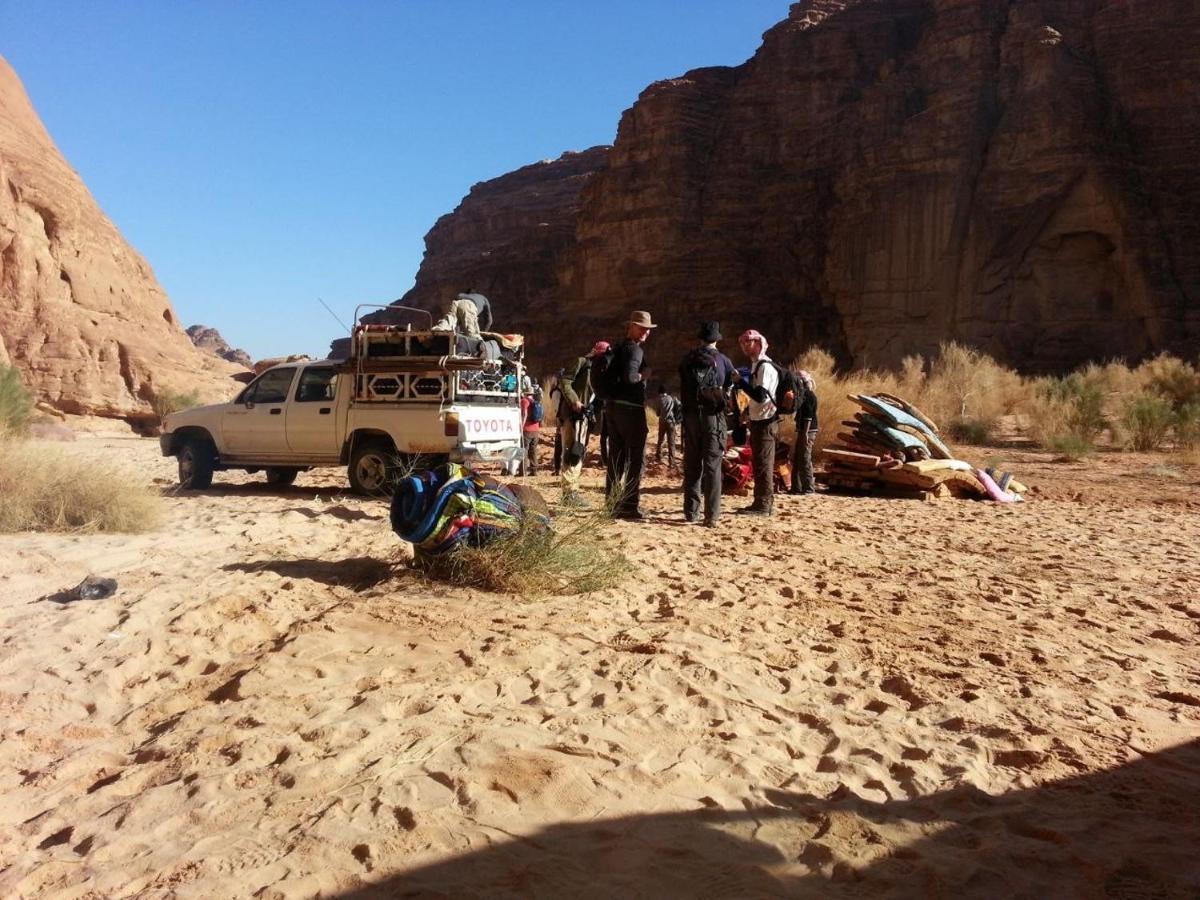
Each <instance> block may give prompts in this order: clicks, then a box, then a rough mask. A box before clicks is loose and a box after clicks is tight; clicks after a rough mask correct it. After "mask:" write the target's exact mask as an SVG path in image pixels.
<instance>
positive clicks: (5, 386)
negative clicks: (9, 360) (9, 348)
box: [0, 366, 33, 435]
mask: <svg viewBox="0 0 1200 900" xmlns="http://www.w3.org/2000/svg"><path fill="white" fill-rule="evenodd" d="M32 414H33V400H32V399H31V398H30V396H29V391H27V390H25V385H24V384H23V383H22V382H21V373H20V372H18V371H17V370H16V369H14V368H12V367H10V366H0V435H3V434H5V433H11V434H20V433H22V432H23V431H25V428H26V426H28V425H29V417H30V416H31V415H32Z"/></svg>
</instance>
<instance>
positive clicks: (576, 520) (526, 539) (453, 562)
mask: <svg viewBox="0 0 1200 900" xmlns="http://www.w3.org/2000/svg"><path fill="white" fill-rule="evenodd" d="M611 521H612V517H611V513H610V511H609V510H607V509H600V510H596V511H592V512H588V513H586V514H576V515H573V516H569V517H566V516H560V517H558V519H556V520H555V527H553V528H551V529H543V528H538V527H535V526H532V525H523V526H522V527H521V528H519V529H517V530H516V531H514V532H513V533H512V534H511V535H509V536H506V537H502V538H498V539H496V540H493V541H492V542H491V543H489V544H487V545H486V546H484V547H460V548H458V549H457V550H454V551H452V552H450V553H447V554H445V555H443V556H435V557H429V558H427V559H425V560H424V561H423V562H422V563H421V565H422V567H423V568H424V570H425V571H426V572H427V573H429V574H430V575H432V576H434V577H436V578H438V579H439V580H443V581H449V582H450V583H452V584H458V585H462V586H464V587H475V588H482V589H484V590H488V591H495V592H497V593H502V594H516V595H518V596H522V597H525V598H536V597H542V596H547V595H551V594H587V593H591V592H592V591H600V590H604V589H606V588H610V587H614V586H616V585H617V584H619V583H620V582H621V580H622V579H623V578H624V577H625V576H626V575H627V574H628V573H629V571H630V570H631V566H630V564H629V561H628V560H627V559H626V558H625V557H624V556H623V555H622V554H621V553H620V552H619V551H618V550H616V549H614V548H613V547H612V546H611V544H610V541H609V540H608V539H607V537H606V536H605V535H604V533H603V528H604V526H605V525H606V524H608V523H611Z"/></svg>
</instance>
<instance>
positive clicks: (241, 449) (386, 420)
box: [159, 325, 524, 494]
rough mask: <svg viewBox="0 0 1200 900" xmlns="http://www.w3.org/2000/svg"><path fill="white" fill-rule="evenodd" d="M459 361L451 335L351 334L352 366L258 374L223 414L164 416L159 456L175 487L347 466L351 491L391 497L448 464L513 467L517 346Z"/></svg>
mask: <svg viewBox="0 0 1200 900" xmlns="http://www.w3.org/2000/svg"><path fill="white" fill-rule="evenodd" d="M498 337H502V338H503V343H504V347H503V352H500V350H501V347H500V344H499V343H498V342H495V341H494V342H492V345H491V351H492V352H491V353H490V354H486V355H484V354H476V353H472V354H469V355H468V354H466V353H464V352H462V350H461V347H460V342H461V340H462V339H461V338H460V337H458V336H456V335H455V334H453V333H447V332H434V331H413V330H412V328H411V326H408V327H405V328H401V327H399V326H394V325H356V326H355V327H354V329H353V331H352V333H351V353H350V357H349V358H348V359H343V360H332V359H324V360H319V361H311V360H304V361H298V362H288V363H285V364H282V365H277V366H275V367H273V368H271V369H268V370H267V371H265V372H263V373H262V374H260V375H259V376H258V377H257V378H255V379H254V380H253V381H252V382H250V383H249V384H248V385H246V387H245V388H244V389H243V390H242V391H241V392H240V393H239V394H238V395H237V397H236V398H234V400H233V401H232V402H230V403H218V404H215V405H211V406H200V407H196V408H193V409H187V410H183V411H181V412H177V413H172V414H171V415H169V416H167V418H166V419H165V421H164V423H163V433H162V436H161V437H160V439H159V440H160V444H161V448H162V453H163V455H164V456H174V457H175V458H176V459H177V460H178V465H179V484H180V486H181V487H183V488H187V489H194V490H202V489H204V488H207V487H209V486H210V485H211V484H212V479H213V473H214V472H218V471H222V470H228V469H243V470H245V471H247V472H252V473H253V472H258V471H263V470H265V472H266V477H267V482H268V483H269V484H274V485H286V484H291V483H292V482H293V481H294V480H295V479H296V475H297V474H298V473H300V472H302V471H304V470H306V469H311V468H316V467H319V466H346V467H347V472H348V474H349V479H350V485H351V487H352V488H353V489H354V490H355V491H357V492H359V493H363V494H384V493H387V492H388V491H389V490H390V488H391V484H392V483H393V480H394V478H395V477H396V476H397V475H398V474H402V473H404V472H405V471H411V470H412V469H414V468H422V467H425V466H432V465H436V464H438V463H441V462H444V461H446V460H447V459H449V460H454V461H456V462H466V463H471V464H478V463H479V462H489V461H503V460H506V459H511V458H512V456H513V455H514V454H516V453H519V452H520V448H521V412H520V391H519V388H520V385H521V383H522V379H523V377H524V372H523V365H522V358H523V351H524V347H523V340H522V339H521V337H520V336H519V335H505V336H498Z"/></svg>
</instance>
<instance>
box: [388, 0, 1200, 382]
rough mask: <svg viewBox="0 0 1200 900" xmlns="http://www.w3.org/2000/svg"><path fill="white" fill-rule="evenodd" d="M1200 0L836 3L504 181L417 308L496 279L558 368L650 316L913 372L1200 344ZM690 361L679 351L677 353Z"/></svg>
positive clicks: (480, 204)
mask: <svg viewBox="0 0 1200 900" xmlns="http://www.w3.org/2000/svg"><path fill="white" fill-rule="evenodd" d="M1197 134H1200V4H1196V3H1195V2H1190V0H1163V2H1161V3H1156V4H1153V8H1152V9H1151V8H1150V6H1149V5H1147V4H1139V3H1134V2H1131V0H1116V2H1113V0H888V2H882V0H875V2H872V0H808V2H802V3H796V4H794V5H793V6H792V8H791V11H790V13H789V15H788V17H787V18H786V19H785V20H784V21H782V22H780V23H779V24H778V25H776V26H775V27H774V28H772V29H771V30H770V31H768V32H767V33H766V34H765V35H764V36H763V43H762V45H761V47H760V48H759V50H758V52H757V53H756V54H755V55H754V56H753V57H752V58H751V59H750V60H748V61H747V62H746V63H744V64H743V65H741V66H738V67H735V68H710V69H699V70H696V71H692V72H689V73H687V74H685V75H683V76H681V77H679V78H677V79H672V80H668V81H663V82H659V83H656V84H653V85H651V86H650V87H648V88H647V89H646V90H645V91H644V92H643V93H642V94H641V96H640V97H639V98H638V100H637V102H636V103H635V104H634V105H633V106H632V107H631V108H630V109H629V110H627V111H626V112H625V114H624V115H623V116H622V118H621V121H620V125H619V128H618V130H617V138H616V141H615V144H614V146H613V147H612V148H611V149H605V148H594V149H593V150H590V151H587V153H585V154H578V155H575V156H571V157H565V158H564V159H565V160H569V162H570V164H571V166H572V168H571V170H570V175H569V177H564V176H563V174H562V172H561V170H560V169H559V168H558V167H559V166H561V165H562V164H563V161H562V160H560V161H559V162H557V163H549V164H539V165H536V166H530V167H527V168H525V169H521V170H519V171H518V172H516V173H512V174H510V175H506V176H503V177H501V178H498V179H495V180H493V181H490V182H486V183H484V184H481V185H476V186H475V187H474V188H473V189H472V190H471V192H470V194H469V195H468V196H467V197H466V198H465V199H464V200H463V202H462V203H461V205H460V206H459V208H458V209H457V210H455V211H454V212H453V213H451V214H449V215H448V216H444V217H443V218H442V219H440V220H439V221H438V223H437V224H436V225H435V226H434V228H433V230H432V231H430V233H429V235H428V237H427V239H426V244H427V252H426V255H425V259H424V262H423V264H422V267H421V271H420V273H419V274H418V277H417V282H416V286H415V287H414V288H413V290H412V291H410V292H409V293H408V294H407V295H406V297H405V298H404V302H406V303H409V304H414V305H418V306H423V307H426V308H437V307H440V306H442V305H444V303H445V301H446V299H447V297H448V296H451V295H452V294H453V293H454V292H456V291H458V290H465V289H467V288H475V289H477V290H480V291H482V292H483V293H485V294H487V295H488V296H489V297H490V298H491V299H492V301H493V303H494V304H495V307H496V309H497V313H498V316H499V324H500V325H502V326H503V327H504V328H505V329H506V330H523V331H526V332H529V333H530V336H531V340H530V358H531V360H532V362H533V363H534V365H535V367H539V368H541V367H556V366H558V365H561V364H562V363H563V362H564V361H566V359H567V358H568V357H569V356H571V355H574V354H575V353H577V352H581V351H582V350H583V349H584V348H586V347H587V345H589V344H590V343H591V341H592V340H593V339H594V338H596V337H600V336H613V335H615V334H617V333H618V331H619V330H620V328H621V325H620V323H621V321H623V318H624V314H625V312H626V311H627V310H629V309H633V308H645V309H649V310H650V311H651V312H652V313H653V314H654V316H655V318H656V320H660V321H662V322H663V327H662V328H660V329H659V330H658V331H657V332H656V333H655V337H654V339H653V341H652V343H651V344H650V345H649V346H648V348H647V350H648V354H649V355H650V356H651V358H655V359H658V360H659V361H660V370H664V371H665V370H668V369H670V368H673V361H674V359H675V356H676V353H677V352H678V351H679V350H681V349H682V348H683V346H684V345H686V344H687V343H688V342H690V341H691V339H692V338H693V332H694V331H695V329H696V326H697V323H698V322H699V321H701V320H703V319H706V318H716V319H719V320H721V321H722V323H723V325H724V331H725V334H726V335H729V336H733V335H736V333H737V332H738V331H739V330H740V329H742V328H745V327H749V326H754V327H757V328H759V329H760V330H762V331H764V332H765V333H767V335H768V336H769V337H770V338H771V340H772V342H773V344H774V346H775V354H776V356H777V357H778V358H784V359H786V358H788V357H789V356H790V355H791V354H794V353H796V352H798V351H800V350H802V349H803V348H805V347H807V346H809V345H811V344H819V345H821V346H823V347H825V348H826V349H828V350H830V351H831V352H833V353H834V354H835V356H836V357H837V358H838V359H839V360H840V361H841V362H842V363H844V364H856V365H870V366H888V365H894V364H896V363H898V362H899V361H900V360H901V359H902V358H903V357H904V356H905V355H908V354H912V353H925V354H928V353H930V352H931V351H933V350H934V349H935V348H936V347H937V345H938V343H939V342H941V341H944V340H948V339H954V340H958V341H962V342H965V343H968V344H971V345H973V346H976V347H979V348H981V349H983V350H986V351H987V352H989V353H992V354H994V355H996V356H997V357H999V358H1000V359H1002V360H1004V361H1006V362H1008V363H1011V364H1013V365H1015V366H1018V367H1020V368H1022V369H1025V370H1028V371H1062V370H1065V369H1069V368H1072V367H1074V366H1076V365H1078V364H1080V363H1082V362H1085V361H1088V360H1093V359H1105V358H1109V357H1116V356H1123V357H1129V358H1138V357H1143V356H1146V355H1148V354H1152V353H1155V352H1157V351H1160V350H1170V351H1174V352H1177V353H1183V354H1186V355H1189V356H1194V355H1195V354H1196V350H1197V347H1198V346H1200V154H1197V153H1196V151H1195V142H1196V138H1195V136H1196V135H1197ZM663 363H670V365H669V366H664V365H663Z"/></svg>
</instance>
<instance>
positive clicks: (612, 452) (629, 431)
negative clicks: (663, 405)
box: [604, 309, 658, 520]
mask: <svg viewBox="0 0 1200 900" xmlns="http://www.w3.org/2000/svg"><path fill="white" fill-rule="evenodd" d="M657 327H658V326H657V325H655V324H654V322H653V321H652V320H651V318H650V313H648V312H646V311H645V310H641V309H637V310H634V311H633V312H632V313H630V315H629V321H628V322H626V323H625V340H623V341H621V343H620V344H618V345H617V346H616V347H615V348H614V350H613V358H612V362H610V363H609V364H608V368H607V370H606V372H605V381H606V382H607V384H606V386H605V390H604V395H605V400H604V421H605V425H606V426H607V428H608V478H607V479H606V484H605V490H606V492H607V493H608V495H609V496H610V497H612V496H613V494H614V492H615V491H617V490H618V489H619V490H620V491H621V495H620V496H619V497H617V498H616V503H615V505H614V507H615V508H614V509H613V515H614V516H615V517H616V518H618V519H633V520H639V519H642V518H644V516H643V515H642V510H641V491H642V470H643V469H644V468H645V460H646V438H647V436H648V435H649V433H650V432H649V428H648V427H647V425H646V379H647V378H648V377H649V376H650V367H649V366H647V365H646V360H645V355H644V354H643V352H642V344H643V343H645V341H646V338H648V337H649V336H650V331H651V329H653V328H657Z"/></svg>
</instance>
